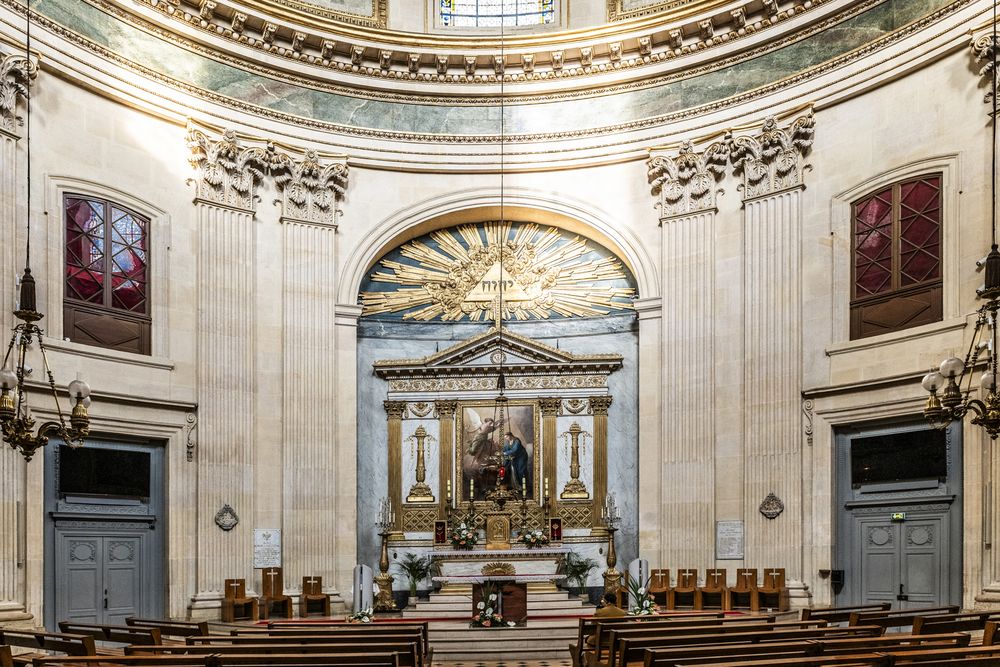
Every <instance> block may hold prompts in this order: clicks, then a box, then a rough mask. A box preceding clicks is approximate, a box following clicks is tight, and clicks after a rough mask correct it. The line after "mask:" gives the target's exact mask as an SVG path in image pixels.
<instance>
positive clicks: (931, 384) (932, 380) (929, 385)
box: [920, 371, 944, 393]
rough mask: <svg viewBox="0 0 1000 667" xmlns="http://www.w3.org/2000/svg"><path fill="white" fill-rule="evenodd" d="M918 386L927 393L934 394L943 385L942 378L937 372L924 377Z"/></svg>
mask: <svg viewBox="0 0 1000 667" xmlns="http://www.w3.org/2000/svg"><path fill="white" fill-rule="evenodd" d="M920 384H921V386H923V388H924V389H926V390H927V391H929V392H931V393H934V392H936V391H937V390H938V389H940V388H941V385H943V384H944V377H943V376H942V375H941V374H940V373H938V372H937V371H934V372H933V373H928V374H927V375H925V376H924V379H923V380H922V381H921V382H920Z"/></svg>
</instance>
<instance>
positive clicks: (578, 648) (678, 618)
mask: <svg viewBox="0 0 1000 667" xmlns="http://www.w3.org/2000/svg"><path fill="white" fill-rule="evenodd" d="M729 618H732V619H734V620H735V619H737V618H739V617H729ZM757 618H761V617H757ZM764 618H769V619H770V621H771V622H774V616H770V617H764ZM652 619H653V620H651V619H650V617H649V616H619V617H612V618H600V617H597V616H591V617H589V618H581V619H580V620H579V625H578V627H577V634H576V643H575V644H570V645H569V653H570V658H571V660H572V661H573V667H582V666H583V665H584V664H585V661H584V654H585V653H586V652H587V651H588V650H591V649H593V647H594V645H595V644H597V643H598V642H600V641H601V628H602V627H610V626H612V625H617V624H621V623H640V622H641V623H657V622H660V621H670V622H672V623H681V624H688V625H702V624H712V623H716V622H718V623H724V622H726V621H727V620H729V619H728V618H727V617H726V615H725V614H724V613H722V612H721V611H720V612H704V613H702V612H697V613H694V614H670V613H666V614H660V615H657V616H654V617H652ZM591 636H593V637H594V641H593V642H590V643H589V645H588V641H587V640H588V638H589V637H591Z"/></svg>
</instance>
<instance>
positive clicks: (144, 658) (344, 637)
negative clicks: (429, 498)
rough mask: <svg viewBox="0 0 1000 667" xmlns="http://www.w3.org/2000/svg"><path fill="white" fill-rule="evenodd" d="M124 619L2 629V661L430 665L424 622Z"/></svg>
mask: <svg viewBox="0 0 1000 667" xmlns="http://www.w3.org/2000/svg"><path fill="white" fill-rule="evenodd" d="M126 623H127V625H125V626H112V625H96V624H86V623H71V622H63V623H60V624H59V626H60V628H59V629H60V631H61V632H58V633H51V632H36V631H20V630H19V631H6V630H0V645H2V646H0V667H28V666H30V667H264V666H265V665H266V666H269V667H271V666H273V667H322V666H324V665H330V666H337V667H369V666H372V667H430V665H431V660H432V651H431V649H430V647H429V645H428V640H427V623H426V622H424V623H409V622H404V623H391V624H345V623H333V622H329V623H326V622H318V623H308V624H282V625H281V626H280V627H275V626H273V625H269V626H268V627H247V628H237V629H233V630H232V631H231V632H230V634H228V635H223V634H216V635H213V634H209V631H208V625H207V623H186V622H182V621H168V620H163V621H160V620H155V619H128V620H127V621H126ZM99 642H113V643H116V644H119V645H123V646H122V647H120V648H114V649H106V648H101V647H100V646H99V645H98V643H99ZM11 647H16V648H18V649H28V652H23V653H13V652H12V651H11Z"/></svg>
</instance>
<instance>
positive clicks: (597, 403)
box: [590, 396, 611, 415]
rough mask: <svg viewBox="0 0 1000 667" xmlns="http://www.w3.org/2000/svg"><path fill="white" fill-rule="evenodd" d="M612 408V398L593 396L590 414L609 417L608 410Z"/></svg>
mask: <svg viewBox="0 0 1000 667" xmlns="http://www.w3.org/2000/svg"><path fill="white" fill-rule="evenodd" d="M610 407H611V397H610V396H591V397H590V412H591V413H592V414H595V415H607V414H608V408H610Z"/></svg>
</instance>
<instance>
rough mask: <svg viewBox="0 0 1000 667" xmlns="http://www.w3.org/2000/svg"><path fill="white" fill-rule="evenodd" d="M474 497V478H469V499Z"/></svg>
mask: <svg viewBox="0 0 1000 667" xmlns="http://www.w3.org/2000/svg"><path fill="white" fill-rule="evenodd" d="M475 499H476V480H474V479H473V478H471V477H470V478H469V500H475Z"/></svg>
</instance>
